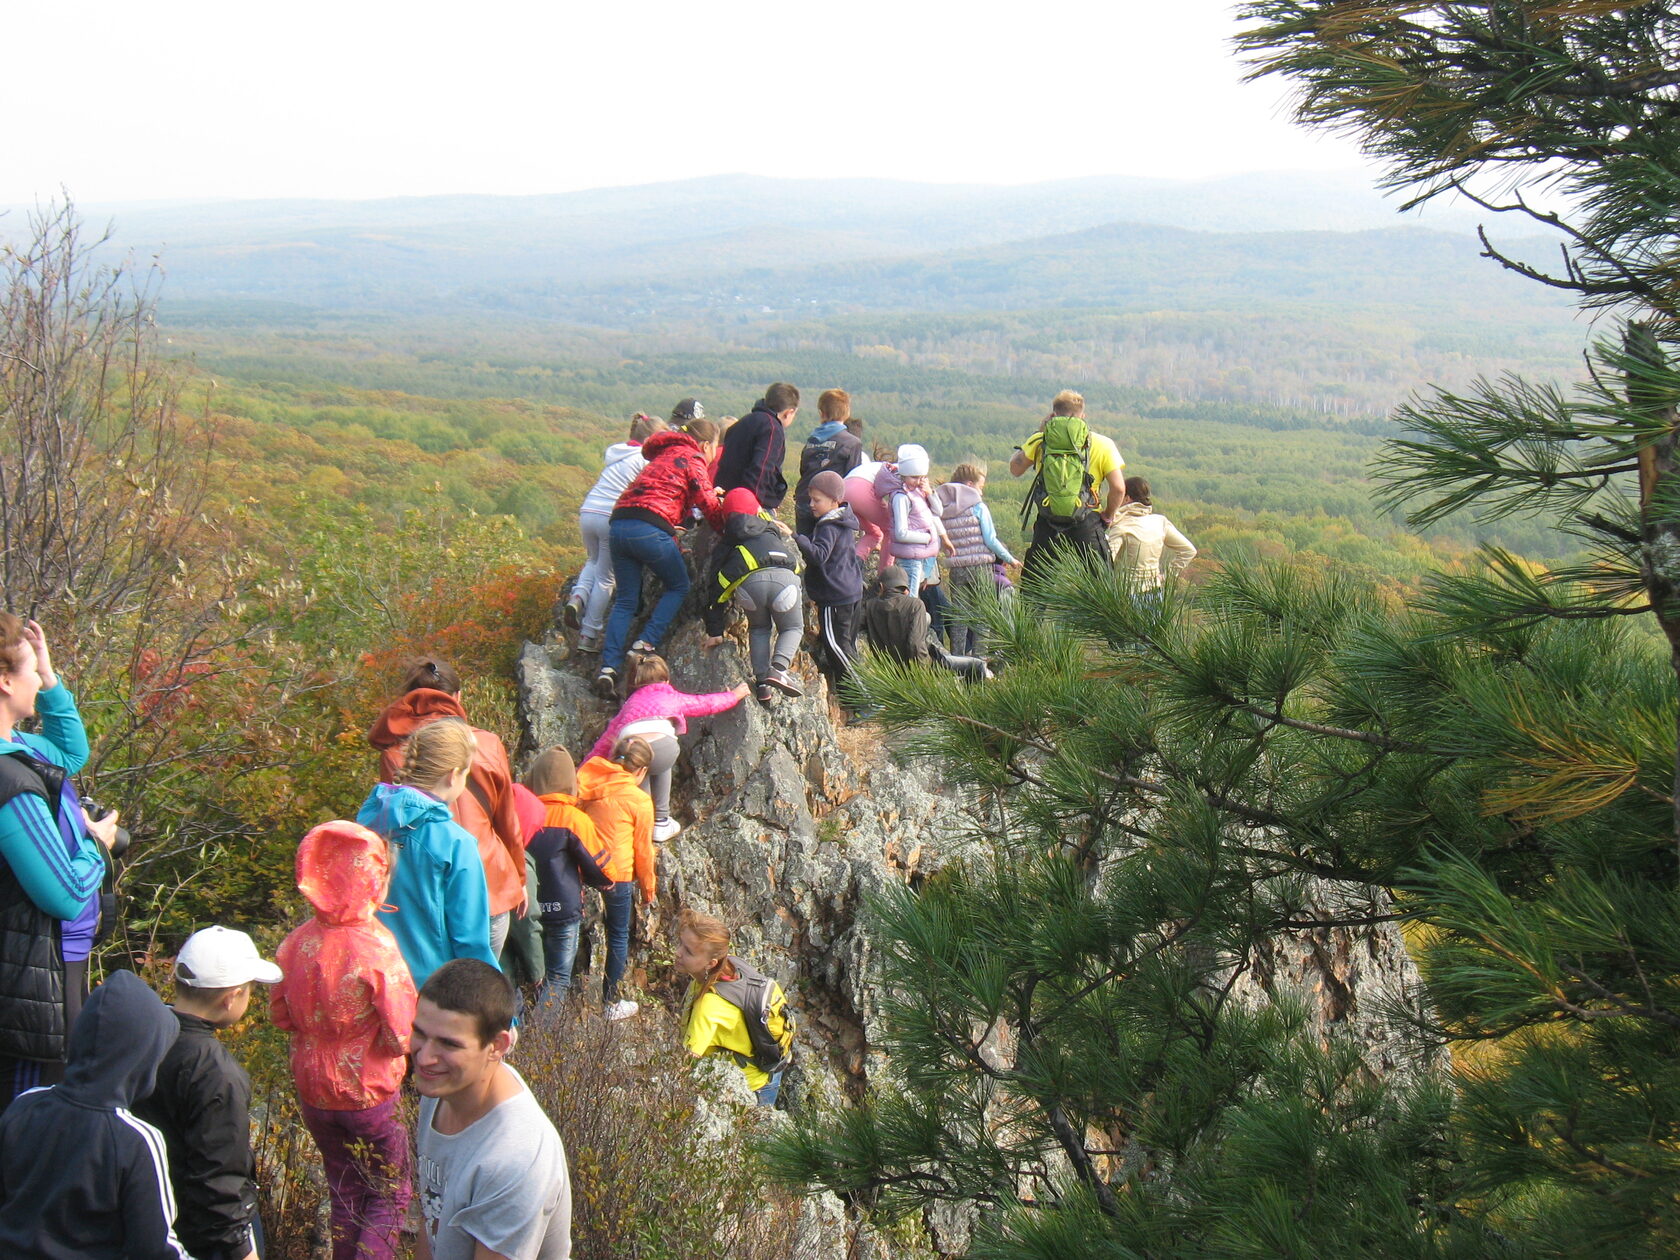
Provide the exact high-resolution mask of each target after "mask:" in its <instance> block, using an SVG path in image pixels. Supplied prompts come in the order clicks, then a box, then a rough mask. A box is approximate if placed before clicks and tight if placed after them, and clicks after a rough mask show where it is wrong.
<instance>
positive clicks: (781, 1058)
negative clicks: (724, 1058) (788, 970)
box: [712, 956, 794, 1074]
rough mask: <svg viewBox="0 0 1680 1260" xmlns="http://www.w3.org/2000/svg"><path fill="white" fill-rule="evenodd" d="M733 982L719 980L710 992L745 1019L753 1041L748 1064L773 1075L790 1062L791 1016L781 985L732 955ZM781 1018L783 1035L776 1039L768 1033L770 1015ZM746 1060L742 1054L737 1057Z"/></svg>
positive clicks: (792, 1025)
mask: <svg viewBox="0 0 1680 1260" xmlns="http://www.w3.org/2000/svg"><path fill="white" fill-rule="evenodd" d="M729 962H730V965H731V966H732V967H734V968H735V976H736V978H735V979H734V980H718V981H716V982H714V983H713V985H712V992H713V993H715V994H717V995H718V996H719V997H720V998H722V999H723V1000H724V1001H725V1002H728V1003H729V1004H730V1005H731V1006H738V1007H740V1008H741V1014H742V1015H743V1016H745V1017H746V1025H747V1038H748V1040H750V1041H751V1042H752V1048H753V1052H752V1056H751V1062H752V1065H753V1066H754V1067H756V1068H757V1069H758V1070H759V1071H760V1072H768V1073H771V1074H774V1073H776V1072H780V1071H781V1070H782V1069H783V1068H785V1067H786V1066H787V1065H788V1064H789V1063H792V1062H793V1032H794V1023H793V1014H792V1012H790V1011H789V1010H788V1009H787V997H786V995H785V994H783V992H782V986H781V985H779V984H777V983H776V982H775V981H774V980H772V979H771V978H770V977H769V976H767V975H765V974H764V973H763V972H762V971H760V970H759V969H758V968H757V967H754V966H753V965H752V964H751V963H744V962H742V961H741V960H740V959H739V958H735V957H733V956H731V957H730V959H729ZM777 1015H779V1016H781V1020H782V1035H781V1037H780V1038H779V1039H778V1038H776V1037H774V1036H772V1035H771V1033H770V1020H771V1017H772V1016H777ZM736 1057H737V1058H742V1059H744V1058H746V1057H747V1056H745V1055H739V1054H738V1055H736Z"/></svg>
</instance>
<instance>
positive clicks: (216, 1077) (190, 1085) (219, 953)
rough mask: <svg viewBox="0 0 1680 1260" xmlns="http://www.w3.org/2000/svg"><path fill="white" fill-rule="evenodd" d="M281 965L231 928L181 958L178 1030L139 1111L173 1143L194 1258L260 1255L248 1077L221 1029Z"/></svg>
mask: <svg viewBox="0 0 1680 1260" xmlns="http://www.w3.org/2000/svg"><path fill="white" fill-rule="evenodd" d="M279 979H280V968H279V967H277V966H275V965H274V964H273V963H272V962H269V961H268V960H267V959H266V958H264V957H263V956H262V955H261V954H259V953H257V947H256V944H255V943H254V942H253V941H252V940H251V938H250V937H249V936H247V935H246V934H245V933H244V932H240V931H237V930H236V929H234V928H226V927H208V928H204V929H203V930H202V931H198V932H194V933H193V934H192V935H191V936H190V937H188V938H187V943H186V944H185V945H183V946H182V947H181V952H180V953H179V954H178V955H177V956H176V958H175V1003H174V1012H175V1019H176V1021H177V1022H178V1023H179V1024H180V1026H181V1033H180V1036H179V1037H177V1038H176V1040H175V1044H174V1045H173V1046H171V1047H170V1048H169V1053H168V1054H166V1055H165V1056H164V1059H163V1063H162V1064H161V1065H160V1066H159V1067H158V1075H157V1086H156V1088H154V1089H153V1090H152V1093H151V1096H150V1097H148V1098H146V1099H144V1100H143V1101H141V1102H139V1103H138V1104H136V1106H135V1108H134V1112H135V1114H136V1115H138V1116H139V1117H140V1118H141V1119H143V1120H145V1121H147V1122H148V1123H150V1124H153V1125H155V1126H156V1127H157V1128H158V1129H159V1130H160V1131H161V1132H162V1133H163V1140H164V1145H165V1146H166V1147H167V1148H168V1150H169V1180H170V1182H171V1183H172V1184H173V1186H174V1188H175V1198H176V1200H177V1202H178V1203H179V1204H180V1215H179V1216H178V1217H177V1218H176V1221H175V1232H176V1235H177V1236H178V1237H179V1238H180V1240H181V1245H182V1246H184V1247H185V1248H186V1249H187V1250H188V1251H189V1252H190V1253H191V1254H192V1255H193V1256H194V1257H195V1260H254V1258H255V1257H256V1255H257V1251H258V1244H259V1241H260V1240H261V1237H262V1222H261V1221H260V1220H259V1219H258V1218H257V1188H256V1184H255V1183H254V1182H253V1181H252V1179H251V1177H252V1173H253V1171H254V1160H253V1158H252V1155H251V1120H250V1110H251V1078H250V1077H249V1076H247V1075H246V1074H245V1069H244V1068H242V1067H240V1066H239V1064H238V1062H237V1061H236V1060H235V1059H234V1057H233V1055H232V1054H230V1053H229V1052H228V1050H227V1047H225V1046H224V1045H222V1043H221V1042H220V1041H218V1040H217V1039H216V1030H217V1029H218V1028H232V1027H233V1026H234V1025H235V1024H237V1023H238V1022H239V1021H240V1020H242V1019H244V1018H245V1010H246V1008H247V1007H249V1006H250V1004H251V992H252V988H253V986H254V985H256V984H259V983H261V984H274V983H276V982H277V981H278V980H279Z"/></svg>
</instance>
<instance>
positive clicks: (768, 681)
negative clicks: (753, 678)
mask: <svg viewBox="0 0 1680 1260" xmlns="http://www.w3.org/2000/svg"><path fill="white" fill-rule="evenodd" d="M764 685H765V686H767V687H774V688H775V689H776V690H777V691H779V692H781V693H782V694H783V695H788V696H802V695H804V694H805V689H804V688H803V687H801V686H800V685H799V684H798V683H796V682H794V681H793V679H791V678H789V677H788V675H787V670H785V669H773V670H771V671H770V672H769V673H768V674H766V675H765V676H764Z"/></svg>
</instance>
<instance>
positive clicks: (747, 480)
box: [715, 381, 799, 512]
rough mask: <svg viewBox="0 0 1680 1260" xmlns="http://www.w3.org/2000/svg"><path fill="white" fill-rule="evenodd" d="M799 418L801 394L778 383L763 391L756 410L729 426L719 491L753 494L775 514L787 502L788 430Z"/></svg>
mask: <svg viewBox="0 0 1680 1260" xmlns="http://www.w3.org/2000/svg"><path fill="white" fill-rule="evenodd" d="M798 414H799V390H798V389H797V388H795V387H794V386H792V385H789V384H787V383H786V382H785V381H777V382H776V383H775V384H774V385H772V386H771V387H770V388H769V389H767V390H765V391H764V397H763V398H761V399H759V400H758V401H757V402H756V403H754V404H753V409H752V410H751V411H749V412H748V413H747V414H746V415H744V416H742V417H741V418H740V419H739V420H737V421H736V422H735V423H734V424H732V425H730V427H729V432H727V433H725V434H724V435H723V453H722V454H721V455H720V456H719V457H718V466H717V477H716V478H715V480H716V482H717V487H718V489H720V490H724V491H729V490H750V491H752V496H753V498H755V499H757V500H758V503H759V506H760V507H762V508H763V509H764V510H765V511H767V512H774V511H775V510H776V509H777V508H779V507H780V506H781V505H782V500H783V499H785V498H787V488H788V486H787V478H786V477H785V476H783V475H782V464H783V462H784V461H785V460H786V459H787V432H786V430H787V427H788V425H790V424H792V423H793V418H794V416H796V415H798Z"/></svg>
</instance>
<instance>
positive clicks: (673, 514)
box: [612, 425, 740, 534]
mask: <svg viewBox="0 0 1680 1260" xmlns="http://www.w3.org/2000/svg"><path fill="white" fill-rule="evenodd" d="M736 427H737V428H739V427H740V426H739V425H737V426H736ZM730 432H734V430H733V429H732V430H730ZM642 454H643V455H644V456H645V457H646V458H647V467H646V468H644V469H642V471H641V472H639V473H638V474H636V479H635V480H634V481H632V482H631V483H630V484H629V486H628V487H626V488H625V491H624V493H623V494H621V495H619V496H618V506H617V507H615V508H614V509H613V510H612V519H613V520H615V521H645V522H647V523H648V524H649V525H654V526H657V527H658V528H660V529H662V530H664V531H665V532H666V533H667V534H674V533H676V530H677V527H678V526H679V525H682V524H685V523H686V522H687V520H688V513H689V510H690V509H691V508H699V509H700V512H701V514H702V515H703V516H705V518H706V521H707V523H708V524H710V525H711V527H712V528H713V529H722V528H723V507H722V505H721V504H719V503H718V499H717V494H716V493H715V492H714V490H713V487H712V474H711V471H710V470H709V469H708V468H707V467H706V461H705V460H704V459H702V458H700V443H698V442H696V441H695V440H694V439H693V438H692V437H690V436H689V435H688V434H686V433H684V432H683V431H682V430H680V429H664V430H662V431H660V432H658V433H655V434H654V435H653V436H652V437H650V438H649V439H648V440H647V441H645V442H643V443H642Z"/></svg>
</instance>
